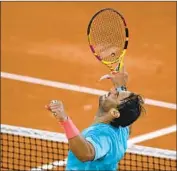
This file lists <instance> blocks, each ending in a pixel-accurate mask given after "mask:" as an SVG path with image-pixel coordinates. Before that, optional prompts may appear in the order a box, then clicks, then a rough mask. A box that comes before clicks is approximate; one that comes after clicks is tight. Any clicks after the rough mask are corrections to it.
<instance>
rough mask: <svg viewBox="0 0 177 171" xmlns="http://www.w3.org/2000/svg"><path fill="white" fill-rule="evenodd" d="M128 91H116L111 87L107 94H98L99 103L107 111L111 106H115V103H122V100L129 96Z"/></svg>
mask: <svg viewBox="0 0 177 171" xmlns="http://www.w3.org/2000/svg"><path fill="white" fill-rule="evenodd" d="M130 94H131V92H130V91H121V92H117V91H116V90H115V89H111V90H110V91H109V92H108V93H107V94H105V95H103V96H100V98H99V105H100V107H102V108H103V109H104V111H105V112H108V111H109V110H110V109H111V108H116V107H117V105H120V104H121V103H122V100H123V99H125V98H127V97H129V96H130Z"/></svg>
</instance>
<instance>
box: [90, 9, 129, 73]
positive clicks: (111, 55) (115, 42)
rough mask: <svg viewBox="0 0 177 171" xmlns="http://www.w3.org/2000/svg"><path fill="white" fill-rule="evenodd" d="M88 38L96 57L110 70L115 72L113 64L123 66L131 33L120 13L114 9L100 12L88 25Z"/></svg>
mask: <svg viewBox="0 0 177 171" xmlns="http://www.w3.org/2000/svg"><path fill="white" fill-rule="evenodd" d="M87 36H88V42H89V46H90V49H91V51H92V53H93V54H94V56H95V57H96V58H97V59H98V60H100V61H101V62H102V63H103V64H105V65H107V66H108V67H109V68H110V70H114V69H113V67H112V66H111V65H112V64H115V63H119V64H118V66H119V67H120V66H122V65H123V57H124V55H125V53H126V50H127V47H128V38H129V32H128V27H127V24H126V22H125V19H124V17H123V16H122V15H121V14H120V13H119V12H118V11H116V10H114V9H112V8H104V9H101V10H100V11H98V12H97V13H96V14H95V15H94V16H93V17H92V18H91V20H90V22H89V24H88V28H87ZM121 61H122V62H121ZM119 67H116V68H117V69H118V68H119Z"/></svg>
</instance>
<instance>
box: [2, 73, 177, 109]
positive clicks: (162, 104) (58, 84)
mask: <svg viewBox="0 0 177 171" xmlns="http://www.w3.org/2000/svg"><path fill="white" fill-rule="evenodd" d="M1 77H2V78H7V79H12V80H17V81H22V82H27V83H32V84H39V85H43V86H49V87H55V88H60V89H65V90H71V91H77V92H81V93H87V94H92V95H103V94H105V93H107V91H104V90H98V89H93V88H88V87H83V86H78V85H73V84H67V83H62V82H56V81H50V80H44V79H39V78H34V77H29V76H22V75H17V74H12V73H7V72H1ZM145 103H146V104H148V105H152V106H158V107H163V108H169V109H174V110H176V104H174V103H168V102H163V101H158V100H152V99H147V98H146V99H145Z"/></svg>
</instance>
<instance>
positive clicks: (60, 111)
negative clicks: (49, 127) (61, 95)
mask: <svg viewBox="0 0 177 171" xmlns="http://www.w3.org/2000/svg"><path fill="white" fill-rule="evenodd" d="M45 108H46V109H47V110H49V111H51V112H52V114H53V115H54V116H55V118H56V119H57V120H58V121H65V120H67V118H68V117H67V115H66V113H65V110H64V106H63V103H62V102H61V101H58V100H52V101H51V102H50V104H49V105H46V106H45Z"/></svg>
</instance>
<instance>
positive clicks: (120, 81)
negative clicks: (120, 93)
mask: <svg viewBox="0 0 177 171" xmlns="http://www.w3.org/2000/svg"><path fill="white" fill-rule="evenodd" d="M103 79H111V81H112V83H113V84H114V86H115V87H121V86H126V85H127V82H128V73H127V72H125V68H124V67H123V68H122V70H121V71H120V72H112V73H110V74H107V75H104V76H102V77H101V78H100V80H103Z"/></svg>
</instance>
